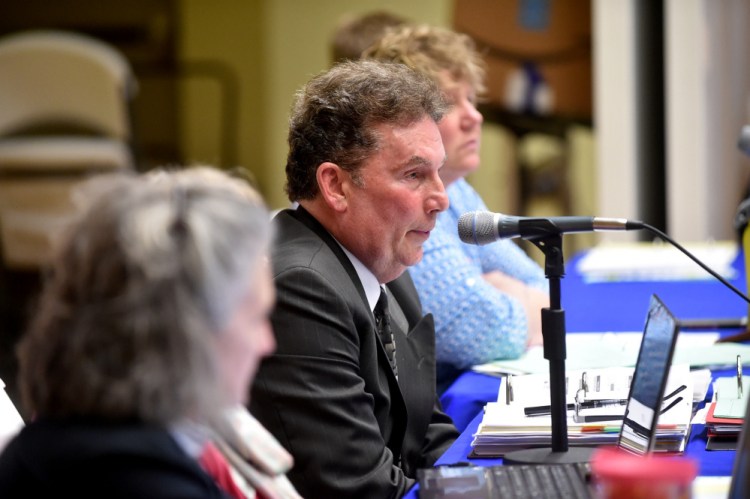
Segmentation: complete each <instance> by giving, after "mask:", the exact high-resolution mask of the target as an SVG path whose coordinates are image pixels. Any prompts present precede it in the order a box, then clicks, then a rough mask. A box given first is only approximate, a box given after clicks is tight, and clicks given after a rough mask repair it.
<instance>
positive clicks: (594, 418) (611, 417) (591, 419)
mask: <svg viewBox="0 0 750 499" xmlns="http://www.w3.org/2000/svg"><path fill="white" fill-rule="evenodd" d="M623 419H624V417H623V415H622V414H594V415H590V416H580V415H579V416H577V417H576V422H578V423H598V422H600V421H618V420H619V421H622V420H623ZM592 431H593V430H592Z"/></svg>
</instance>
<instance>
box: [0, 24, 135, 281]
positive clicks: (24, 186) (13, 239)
mask: <svg viewBox="0 0 750 499" xmlns="http://www.w3.org/2000/svg"><path fill="white" fill-rule="evenodd" d="M135 91H136V81H135V78H134V76H133V72H132V69H131V67H130V64H129V63H128V61H127V60H126V59H125V57H124V56H123V55H122V54H120V52H118V51H117V50H116V49H115V48H114V47H111V46H110V45H108V44H106V43H105V42H103V41H100V40H97V39H94V38H91V37H89V36H85V35H82V34H78V33H74V32H65V31H54V30H35V31H24V32H20V33H15V34H11V35H8V36H5V37H2V38H0V242H2V246H1V247H0V250H1V251H2V257H3V263H4V264H5V266H6V267H8V268H37V267H40V266H42V265H44V264H45V263H46V262H47V261H48V258H49V250H50V246H51V244H52V241H53V239H54V237H55V235H56V233H57V232H58V231H59V229H60V228H61V226H62V225H63V224H64V223H65V221H66V220H67V218H68V217H69V216H70V215H71V214H72V210H73V206H72V202H71V200H70V195H69V194H70V191H71V189H73V188H74V187H75V185H76V184H77V183H78V182H80V181H81V180H83V179H84V178H86V177H87V176H90V175H92V174H96V173H101V172H106V171H113V170H120V169H133V168H134V163H135V161H134V158H133V153H132V150H133V149H132V125H131V116H130V101H131V99H132V98H133V97H134V95H135Z"/></svg>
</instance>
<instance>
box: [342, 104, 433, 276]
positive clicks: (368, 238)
mask: <svg viewBox="0 0 750 499" xmlns="http://www.w3.org/2000/svg"><path fill="white" fill-rule="evenodd" d="M375 131H376V133H377V134H378V137H379V141H378V142H379V147H378V149H377V150H376V151H375V153H374V154H373V155H372V156H371V157H370V158H368V159H367V160H365V162H364V164H363V165H362V168H361V170H360V177H361V183H360V185H357V184H356V183H354V182H353V181H349V182H346V183H345V187H344V188H345V189H346V191H347V193H346V194H347V195H346V198H347V209H346V210H345V212H344V213H342V214H341V216H342V217H343V223H342V225H341V227H342V228H343V229H344V230H343V237H345V238H346V240H342V241H341V242H342V243H343V244H344V245H345V246H346V247H347V248H348V249H349V250H350V251H351V252H352V253H353V254H354V255H355V256H357V258H359V259H360V260H361V261H362V263H364V264H365V265H366V266H367V267H368V268H369V269H370V270H371V271H372V272H373V273H374V274H375V276H376V277H377V278H378V280H379V281H380V282H381V283H385V282H388V281H391V280H393V279H395V278H396V277H398V276H399V275H401V273H403V271H404V270H405V269H406V267H408V266H410V265H414V264H415V263H417V262H419V261H420V260H421V259H422V245H423V244H424V242H425V241H426V240H427V238H428V237H429V236H430V231H431V230H432V229H433V228H434V227H435V219H436V218H437V215H438V213H439V212H441V211H444V210H445V209H447V208H448V197H447V195H446V194H445V188H444V187H443V182H442V181H441V180H440V176H439V174H438V173H439V170H440V168H441V167H442V165H443V163H444V162H445V149H444V148H443V143H442V140H441V138H440V131H439V130H438V126H437V125H436V124H435V122H434V121H432V119H430V118H429V117H425V118H423V119H422V120H420V121H418V122H417V123H415V124H413V125H410V126H407V127H394V126H393V125H385V124H381V125H377V126H376V127H375ZM347 175H348V174H347Z"/></svg>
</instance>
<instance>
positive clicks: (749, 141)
mask: <svg viewBox="0 0 750 499" xmlns="http://www.w3.org/2000/svg"><path fill="white" fill-rule="evenodd" d="M737 147H738V148H739V150H740V151H742V152H744V153H745V155H747V156H750V125H745V126H743V127H742V130H740V138H739V139H738V140H737Z"/></svg>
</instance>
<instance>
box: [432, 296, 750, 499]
mask: <svg viewBox="0 0 750 499" xmlns="http://www.w3.org/2000/svg"><path fill="white" fill-rule="evenodd" d="M678 331H679V322H678V321H677V319H676V318H675V317H674V315H673V314H672V313H671V312H670V311H669V309H667V307H666V306H665V305H664V303H663V302H662V301H661V299H660V298H659V297H658V296H656V295H652V296H651V299H650V301H649V308H648V314H647V316H646V324H645V326H644V331H643V339H642V340H641V346H640V349H639V353H638V360H637V362H636V365H635V369H634V372H633V381H632V383H631V385H630V392H629V395H628V402H627V405H626V409H625V413H624V416H623V426H622V430H621V432H620V437H619V439H618V442H617V445H618V447H620V448H621V449H624V450H627V451H628V452H631V453H635V454H640V455H643V454H647V453H649V452H650V451H651V450H652V449H653V447H654V443H655V440H656V425H657V422H658V419H659V413H660V412H661V411H662V410H663V407H662V405H663V404H662V398H663V396H664V388H665V386H666V382H667V377H668V374H669V369H670V367H671V364H672V356H673V353H674V347H675V343H676V341H677V333H678ZM688 396H689V395H688ZM748 438H750V437H748ZM748 459H750V451H748ZM510 468H514V470H510ZM544 468H546V469H544ZM583 469H584V467H583V466H582V465H581V463H577V464H572V463H568V464H531V465H529V464H523V465H506V466H501V465H498V466H489V467H481V466H471V465H470V466H439V467H435V468H426V469H421V470H419V471H418V479H419V484H420V498H422V499H448V498H453V497H456V498H458V497H463V498H466V497H476V498H488V499H491V498H495V497H501V495H500V494H501V493H500V490H501V489H503V488H504V486H503V482H507V481H509V480H510V481H512V483H513V487H512V488H513V490H514V496H515V497H519V498H520V497H558V496H559V495H560V494H561V491H559V490H553V489H554V487H558V486H563V487H566V488H568V489H569V490H572V489H575V490H582V489H581V487H584V488H586V490H588V488H587V485H586V479H587V478H586V476H585V475H586V474H585V473H583V472H582V470H583ZM550 471H553V472H554V476H555V479H553V480H549V479H545V478H544V477H545V476H549V472H550ZM563 478H564V479H563ZM547 486H549V487H552V488H551V489H547V488H546V487H547ZM575 496H579V495H574V497H575ZM503 497H505V496H503Z"/></svg>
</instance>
